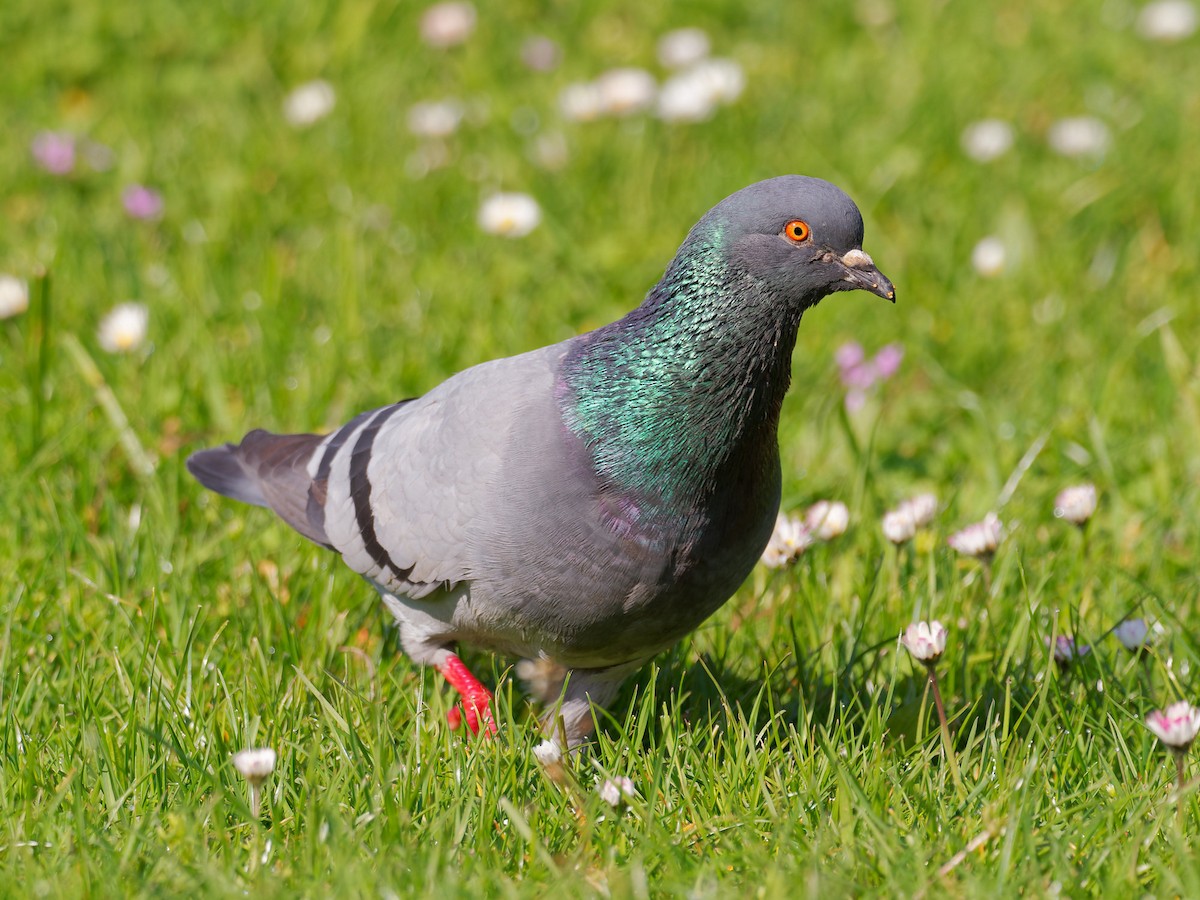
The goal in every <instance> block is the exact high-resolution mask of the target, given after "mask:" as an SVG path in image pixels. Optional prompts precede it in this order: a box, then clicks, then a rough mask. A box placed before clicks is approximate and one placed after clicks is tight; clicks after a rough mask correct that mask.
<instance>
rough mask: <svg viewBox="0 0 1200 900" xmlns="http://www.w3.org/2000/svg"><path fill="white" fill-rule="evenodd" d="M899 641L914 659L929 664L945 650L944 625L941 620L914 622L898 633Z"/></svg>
mask: <svg viewBox="0 0 1200 900" xmlns="http://www.w3.org/2000/svg"><path fill="white" fill-rule="evenodd" d="M900 643H902V644H903V645H904V646H905V647H907V648H908V652H909V653H911V654H912V655H913V658H914V659H917V660H920V661H921V662H923V663H926V664H930V663H933V662H936V661H937V659H938V657H940V656H941V655H942V654H943V653H944V652H945V651H946V627H945V626H944V625H942V623H941V622H938V621H937V620H934V621H932V622H914V623H913V624H912V625H909V626H908V627H907V628H905V629H904V634H902V635H900Z"/></svg>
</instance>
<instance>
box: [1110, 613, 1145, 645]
mask: <svg viewBox="0 0 1200 900" xmlns="http://www.w3.org/2000/svg"><path fill="white" fill-rule="evenodd" d="M1149 630H1150V629H1149V628H1147V627H1146V620H1145V619H1126V620H1125V621H1124V622H1122V623H1121V624H1120V625H1118V626H1117V627H1116V628H1114V629H1113V634H1115V635H1116V636H1117V640H1118V641H1120V642H1121V646H1122V647H1124V648H1125V649H1126V650H1128V651H1130V652H1131V653H1133V652H1136V651H1138V650H1141V649H1143V648H1144V647H1145V646H1146V635H1147V633H1149Z"/></svg>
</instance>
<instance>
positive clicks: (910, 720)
mask: <svg viewBox="0 0 1200 900" xmlns="http://www.w3.org/2000/svg"><path fill="white" fill-rule="evenodd" d="M894 648H895V643H894V641H889V642H888V643H887V645H886V646H881V647H870V648H866V649H865V650H864V651H863V652H861V653H859V654H858V655H857V656H855V657H854V658H853V659H851V660H850V661H849V662H848V663H847V664H845V665H844V666H842V667H841V668H834V667H830V666H824V665H822V663H821V661H820V660H819V659H818V658H817V657H818V654H816V653H813V654H811V655H810V656H808V657H800V656H798V655H789V656H786V657H784V658H782V659H780V660H779V661H777V662H771V661H769V658H766V657H764V659H762V660H760V661H759V663H758V666H759V669H758V671H755V670H754V663H753V662H750V661H747V660H745V659H732V658H728V657H721V656H720V655H717V654H714V653H709V652H705V653H701V654H700V655H699V656H695V655H690V656H689V654H688V652H687V651H686V650H683V649H680V648H676V649H675V650H672V651H670V652H669V653H668V654H667V655H665V656H663V657H660V658H659V659H658V660H656V661H655V663H653V664H651V665H649V666H647V667H646V668H645V669H643V670H642V671H641V672H639V673H638V674H637V675H635V676H634V677H633V678H631V679H630V680H629V681H628V682H627V683H626V684H625V685H624V687H623V688H622V690H621V693H620V695H619V696H618V698H617V699H616V700H615V701H614V702H613V703H612V704H611V705H610V706H609V710H608V713H607V714H602V715H600V716H599V725H600V729H601V731H602V732H603V733H604V734H605V735H606V736H607V737H609V738H610V739H611V740H614V741H616V740H622V739H626V740H628V739H629V738H630V731H631V729H630V728H629V727H628V723H629V722H630V720H631V717H632V716H633V715H635V714H636V715H649V716H650V718H651V720H652V721H651V722H649V723H648V724H647V725H646V727H645V728H644V729H640V730H642V739H641V749H643V750H646V751H650V750H652V749H653V748H654V747H655V746H661V745H662V743H663V741H662V737H663V722H662V721H661V718H662V716H663V715H664V714H666V715H676V716H677V717H678V718H679V719H680V720H681V721H682V723H683V725H684V726H685V727H688V728H692V729H699V730H701V731H705V732H712V733H721V732H728V731H729V730H731V729H734V728H742V727H748V728H750V729H752V730H754V731H756V732H757V731H759V730H761V729H763V728H764V727H765V726H767V724H768V720H774V722H775V724H776V725H777V726H782V727H783V728H784V729H785V730H786V729H795V730H796V731H797V732H800V733H804V732H806V731H815V730H821V731H824V732H825V733H826V734H831V735H832V734H837V735H838V737H839V741H840V742H841V741H845V740H851V741H854V740H857V739H858V738H859V737H861V736H863V735H864V734H867V735H871V736H873V737H874V736H878V735H880V733H882V736H883V737H884V740H885V742H886V743H887V744H888V745H889V746H899V747H900V748H907V747H912V746H914V745H915V744H916V743H919V742H925V741H928V740H931V739H936V737H937V734H938V720H937V718H936V713H935V711H934V706H933V700H932V697H931V696H930V694H929V693H928V678H927V676H926V675H925V673H924V671H921V670H914V669H913V668H912V667H910V666H909V665H908V664H907V663H902V664H901V666H899V667H898V666H896V665H895V664H894V662H893V660H892V658H891V654H892V653H894V652H896V651H895V649H894ZM1034 674H1035V673H1033V672H1031V671H1029V666H1028V665H1027V664H1025V663H1021V664H1020V665H1019V666H1018V667H1014V668H1010V669H1009V670H1008V671H1006V672H996V673H994V674H992V675H991V676H989V677H987V678H985V679H984V680H982V681H977V682H976V683H975V684H973V686H972V691H971V696H970V697H966V696H963V695H961V694H954V693H949V694H947V695H946V697H945V700H946V707H947V715H948V717H949V719H950V727H951V731H952V733H953V734H954V736H955V742H956V743H957V744H959V745H960V747H964V746H966V745H967V744H969V743H970V742H971V741H972V740H974V739H976V738H977V737H978V735H980V734H982V733H983V732H984V731H985V730H987V729H989V728H991V727H993V726H994V725H995V723H996V721H997V717H998V716H999V715H1000V713H1001V711H1002V710H1004V709H1006V708H1007V709H1008V710H1009V715H1008V716H1006V717H1005V721H1006V722H1007V723H1008V724H1009V727H1010V730H1011V731H1013V732H1023V731H1024V730H1025V729H1026V728H1027V727H1028V725H1027V717H1026V716H1025V715H1024V711H1025V710H1027V709H1028V708H1029V707H1030V706H1031V705H1032V704H1033V703H1034V702H1036V700H1037V696H1038V690H1037V687H1036V683H1035V679H1034V677H1033V675H1034ZM1055 693H1056V694H1058V690H1057V688H1056V689H1055ZM648 700H652V701H653V703H654V706H653V708H648V707H647V705H646V704H647V701H648ZM1052 702H1073V701H1072V700H1070V698H1067V697H1065V696H1061V695H1060V696H1058V697H1057V700H1056V701H1052ZM622 723H624V724H622ZM881 724H882V726H883V727H882V732H881V729H880V725H881Z"/></svg>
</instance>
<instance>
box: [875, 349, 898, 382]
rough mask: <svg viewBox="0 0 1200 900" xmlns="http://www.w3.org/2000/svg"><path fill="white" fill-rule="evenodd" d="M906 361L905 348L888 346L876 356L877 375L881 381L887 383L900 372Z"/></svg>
mask: <svg viewBox="0 0 1200 900" xmlns="http://www.w3.org/2000/svg"><path fill="white" fill-rule="evenodd" d="M902 359H904V348H903V347H901V346H900V345H899V344H887V345H886V346H884V347H881V348H880V350H879V352H878V353H876V354H875V373H876V374H877V375H878V376H879V379H880V381H887V380H888V379H889V378H891V377H892V376H893V375H895V374H896V373H897V372H898V371H899V370H900V361H901V360H902Z"/></svg>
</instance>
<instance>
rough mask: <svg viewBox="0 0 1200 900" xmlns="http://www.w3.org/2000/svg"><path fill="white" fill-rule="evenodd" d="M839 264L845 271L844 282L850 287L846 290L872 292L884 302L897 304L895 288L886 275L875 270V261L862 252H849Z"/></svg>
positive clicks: (839, 260)
mask: <svg viewBox="0 0 1200 900" xmlns="http://www.w3.org/2000/svg"><path fill="white" fill-rule="evenodd" d="M838 262H840V263H841V267H842V269H843V270H844V271H845V274H844V275H843V276H842V281H845V282H847V283H848V285H849V286H848V287H846V288H845V290H848V291H853V290H864V291H870V292H871V293H872V294H875V295H877V296H879V297H882V298H883V299H884V300H891V301H892V302H893V303H895V302H896V288H895V286H894V285H893V284H892V283H891V281H889V280H888V277H887V276H886V275H884V274H883V273H882V272H880V271H879V270H878V269H877V268H875V262H874V260H872V259H871V257H870V256H868V255H867V254H866V253H864V252H863V251H862V250H859V249H857V248H856V249H854V250H848V251H847V252H846V254H845V255H844V256H842V257H840V258H838Z"/></svg>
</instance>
